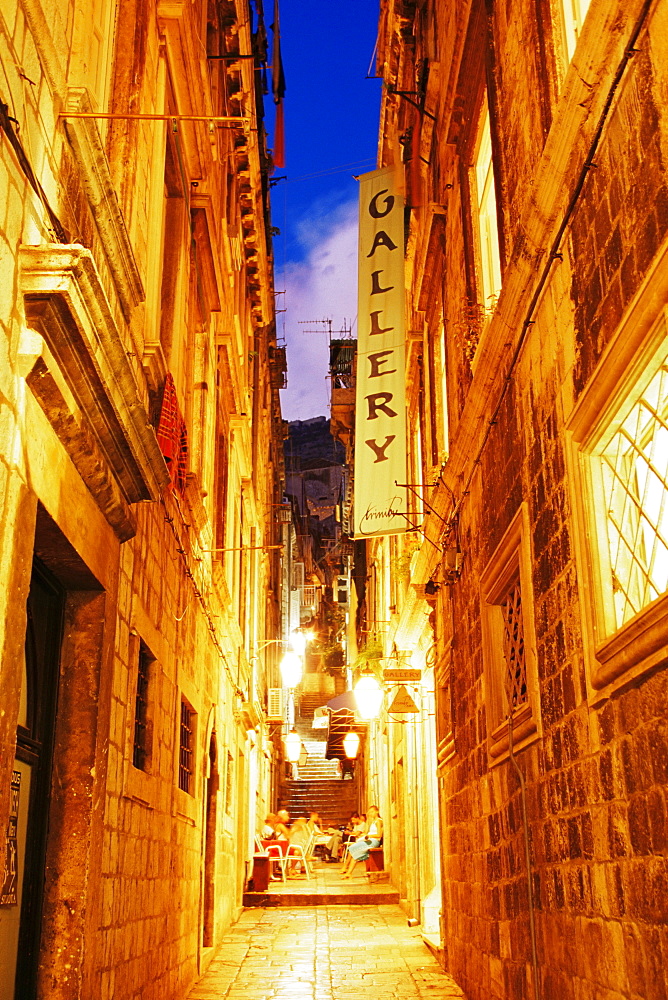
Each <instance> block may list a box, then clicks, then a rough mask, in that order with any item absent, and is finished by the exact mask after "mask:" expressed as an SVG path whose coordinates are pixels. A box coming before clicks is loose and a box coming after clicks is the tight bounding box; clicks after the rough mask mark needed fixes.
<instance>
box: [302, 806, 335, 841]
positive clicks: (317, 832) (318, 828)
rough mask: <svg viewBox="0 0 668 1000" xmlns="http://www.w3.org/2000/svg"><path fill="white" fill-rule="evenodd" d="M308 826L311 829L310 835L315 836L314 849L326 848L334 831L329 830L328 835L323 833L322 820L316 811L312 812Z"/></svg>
mask: <svg viewBox="0 0 668 1000" xmlns="http://www.w3.org/2000/svg"><path fill="white" fill-rule="evenodd" d="M307 826H308V828H309V833H311V834H313V848H314V849H315V848H316V847H325V846H326V845H327V844H328V843H329V840H330V836H331V833H332V832H333V831H331V830H328V831H327V833H325V832H324V831H323V829H322V827H323V822H322V820H321V819H320V815H319V814H318V813H317V812H315V810H311V813H310V814H309V821H308V823H307Z"/></svg>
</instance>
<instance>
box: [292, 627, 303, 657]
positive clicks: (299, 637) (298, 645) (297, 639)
mask: <svg viewBox="0 0 668 1000" xmlns="http://www.w3.org/2000/svg"><path fill="white" fill-rule="evenodd" d="M290 645H291V646H292V648H293V649H294V651H295V653H297V655H298V656H303V655H304V653H305V652H306V635H305V634H304V633H303V632H301V631H299V629H295V630H294V632H291V633H290Z"/></svg>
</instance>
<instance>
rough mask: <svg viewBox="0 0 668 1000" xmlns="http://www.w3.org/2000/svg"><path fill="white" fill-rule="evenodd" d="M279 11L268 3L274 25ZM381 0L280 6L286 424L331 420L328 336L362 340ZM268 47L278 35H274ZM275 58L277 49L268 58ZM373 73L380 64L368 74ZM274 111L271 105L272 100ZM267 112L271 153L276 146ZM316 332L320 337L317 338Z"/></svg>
mask: <svg viewBox="0 0 668 1000" xmlns="http://www.w3.org/2000/svg"><path fill="white" fill-rule="evenodd" d="M272 11H273V4H271V3H267V2H266V0H265V14H266V18H267V22H268V24H271V23H272V21H273V13H272ZM378 13H379V11H378V0H315V2H311V3H304V0H280V22H281V49H282V55H283V66H284V70H285V80H286V94H285V103H284V108H285V164H286V165H285V169H277V170H276V171H275V174H276V176H281V175H283V174H286V175H287V180H283V181H279V182H278V183H277V184H276V185H275V186H274V187H273V188H272V193H271V204H272V222H273V225H274V226H276V227H277V228H278V229H280V231H281V235H280V236H277V237H275V239H274V256H275V288H276V290H277V292H282V291H283V290H284V291H285V294H278V295H277V296H276V308H277V310H283V309H284V310H286V311H285V312H279V313H278V314H277V317H276V321H277V334H278V337H279V341H280V340H282V339H283V338H284V339H285V341H286V342H287V346H288V387H287V389H285V390H284V391H283V392H282V393H281V401H282V408H283V416H284V418H285V419H287V420H307V419H309V418H310V417H316V416H329V381H328V380H327V366H328V361H329V354H328V342H329V340H328V332H327V328H326V327H325V326H324V325H323V324H320V323H313V322H311V321H313V320H321V319H331V321H332V330H333V331H337V330H339V329H341V327H342V324H343V322H344V320H345V321H346V323H347V324H352V329H353V336H356V333H357V274H356V270H357V197H358V187H357V182H356V181H355V180H354V177H353V175H355V174H361V173H365V172H366V171H368V170H373V169H374V168H375V166H376V151H377V144H378V122H379V108H380V93H381V81H380V80H377V79H371V80H368V79H366V76H367V72H368V70H369V64H370V62H371V57H372V55H373V52H374V46H375V44H376V35H377V30H378ZM270 43H271V33H270ZM270 51H271V50H270ZM371 73H372V74H373V73H375V59H374V62H373V64H372V66H371ZM267 104H268V105H269V104H271V97H268V98H267ZM268 111H269V122H268V124H269V126H270V137H269V141H270V144H271V143H272V141H273V135H272V128H271V125H272V118H273V114H272V112H271V110H270V109H269V107H268ZM314 331H315V332H314Z"/></svg>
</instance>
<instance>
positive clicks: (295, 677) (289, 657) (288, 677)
mask: <svg viewBox="0 0 668 1000" xmlns="http://www.w3.org/2000/svg"><path fill="white" fill-rule="evenodd" d="M280 671H281V677H282V678H283V685H284V686H285V687H287V688H295V687H297V685H298V684H299V682H300V680H301V679H302V674H303V673H304V666H303V664H302V659H301V656H298V655H297V654H296V653H294V652H293V651H292V650H290V649H289V650H288V651H287V653H285V654H284V656H283V659H282V660H281V663H280Z"/></svg>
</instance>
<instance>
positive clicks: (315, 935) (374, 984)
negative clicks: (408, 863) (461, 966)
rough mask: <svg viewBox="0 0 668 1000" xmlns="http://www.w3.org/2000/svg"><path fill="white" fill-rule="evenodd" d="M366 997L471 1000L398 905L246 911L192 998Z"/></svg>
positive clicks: (321, 999) (306, 999)
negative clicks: (434, 955)
mask: <svg viewBox="0 0 668 1000" xmlns="http://www.w3.org/2000/svg"><path fill="white" fill-rule="evenodd" d="M360 996H366V997H370V998H373V1000H423V998H424V1000H426V998H429V1000H445V998H450V997H458V998H460V1000H465V997H464V994H463V993H462V991H461V990H460V989H459V988H458V987H457V986H456V984H455V982H454V981H453V980H452V979H451V978H450V977H449V976H446V975H445V973H444V972H443V971H442V970H441V967H440V966H439V964H438V962H437V961H436V959H435V958H434V957H433V956H432V954H431V952H430V951H429V950H428V949H427V947H426V946H425V945H424V943H423V942H422V939H421V937H420V933H419V929H418V928H410V927H408V926H407V923H406V915H405V913H403V912H402V910H400V909H399V907H398V906H396V905H380V906H355V907H350V906H319V907H299V908H298V909H297V908H295V909H292V908H273V907H272V908H271V909H270V910H269V909H267V910H263V909H250V910H245V911H244V912H243V913H242V915H241V918H240V920H239V921H238V923H236V924H235V925H234V927H232V928H231V929H230V931H229V932H228V934H227V935H226V936H225V939H224V941H223V944H222V946H221V948H220V950H219V952H218V955H217V957H216V958H215V959H214V961H213V962H212V964H211V966H210V967H209V971H208V972H207V974H206V975H205V976H204V977H203V979H201V980H200V982H199V983H198V984H197V986H195V988H194V989H193V990H191V992H190V994H189V997H188V1000H219V998H221V997H225V998H229V1000H347V998H348V997H360Z"/></svg>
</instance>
